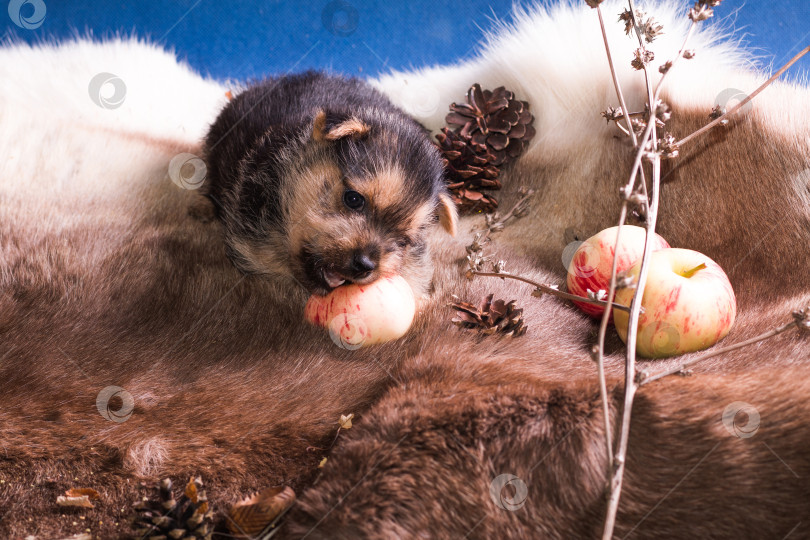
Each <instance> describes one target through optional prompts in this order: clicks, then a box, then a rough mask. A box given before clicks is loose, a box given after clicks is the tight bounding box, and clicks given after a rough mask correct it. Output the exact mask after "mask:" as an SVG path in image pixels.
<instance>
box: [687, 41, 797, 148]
mask: <svg viewBox="0 0 810 540" xmlns="http://www.w3.org/2000/svg"><path fill="white" fill-rule="evenodd" d="M808 52H810V46H807V47H805V48H804V49H803V50H802V51H801V52H799V54H797V55H796V56H794V57H793V58H791V59H790V61H789V62H788V63H787V64H785V65H784V66H782V67H781V68H780V69H779V71H777V72H776V73H774V74H773V76H772V77H771V78H770V79H768V80H767V81H765V82H764V83H762V84H761V85H760V86H759V88H757V89H756V90H754V91H753V92H751V94H750V95H749V96H748V97H747V98H745V99H744V100H742V101H740V102H739V103H737V104H736V105H735V106H734V107H732V108H731V109H729V110H728V111H726V112H725V113H724V114H722V115H720V116H718V117H717V118H715V119H714V120H712V121H711V122H709V123H708V124H706V125H705V126H703V127H702V128H700V129H698V130H697V131H695V132H694V133H691V134H689V135H687V136H686V137H684V138H683V139H681V140H680V141H678V142H677V143H675V144H676V145H677V146H683V145H684V144H686V143H687V142H689V141H691V140H692V139H694V138H696V137H699V136H700V135H703V134H704V133H706V132H707V131H709V130H710V129H712V128H713V127H715V126H716V125H718V124H721V123H723V121H724V120H726V119H727V118H728V117H729V116H731V115H732V114H734V113H736V112H737V111H739V110H740V109H742V108H743V107H745V106H746V105H747V104H748V103H749V102H750V101H751V100H752V99H754V98H755V97H757V96H758V95H759V94H760V92H762V91H763V90H765V89H766V88H767V87H768V86H770V85H771V83H773V82H774V81H775V80H776V79H778V78H779V77H781V76H782V74H783V73H784V72H785V71H787V70H788V69H789V68H790V66H792V65H793V64H795V63H796V62H798V61H799V59H800V58H801V57H802V56H804V55H805V54H807V53H808Z"/></svg>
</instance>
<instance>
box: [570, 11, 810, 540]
mask: <svg viewBox="0 0 810 540" xmlns="http://www.w3.org/2000/svg"><path fill="white" fill-rule="evenodd" d="M585 1H586V3H587V4H588V5H589V6H591V7H594V8H597V12H598V13H599V21H600V26H601V29H602V36H603V38H604V41H605V48H606V50H607V55H608V62H609V63H610V67H611V73H612V74H613V80H614V85H615V86H616V93H617V95H618V96H619V99H620V101H622V109H621V113H620V112H619V111H617V110H615V109H609V110H608V111H606V112H605V113H603V116H605V118H607V119H608V121H611V120H613V121H615V122H616V124H617V126H618V121H619V120H620V119H621V118H624V119H625V120H626V122H627V125H628V128H629V129H628V130H625V129H624V128H622V127H621V126H618V127H620V128H621V129H622V131H624V132H625V133H627V134H628V135H629V136H630V137H631V139H632V140H633V145H634V147H635V148H636V150H637V153H636V157H635V161H634V164H633V167H632V169H631V172H630V178H629V180H628V182H627V184H626V185H625V186H624V187H623V188H622V189H621V194H622V198H623V202H622V207H621V212H620V218H619V229H618V231H617V238H616V245H617V247H618V244H619V238H620V235H621V226H622V224H623V223H624V221H625V218H626V213H627V206H628V202H629V201H630V200H635V199H639V200H643V201H644V202H648V204H647V218H646V223H645V224H646V227H645V229H646V240H645V246H644V252H643V256H642V259H641V266H640V269H639V276H638V282H637V285H636V292H635V294H634V296H633V299H632V302H631V304H630V317H629V319H630V320H629V322H628V332H627V340H626V342H627V357H626V361H625V393H624V403H623V408H622V415H621V423H620V424H619V428H618V430H619V437H618V441H617V447H616V449H615V452H612V450H613V449H612V445H611V443H610V438H611V431H610V425H609V422H608V418H609V414H608V413H609V408H608V404H607V397H606V389H605V387H606V382H605V375H604V364H603V356H604V339H605V332H606V329H607V322H608V319H609V317H610V309H611V305H612V301H613V298H614V293H615V283H616V260H615V259H614V261H613V267H612V272H611V285H610V290H609V293H608V296H607V299H606V300H607V302H609V305H608V307H607V309H606V310H605V313H604V315H603V319H602V324H601V325H600V332H599V342H598V345H597V346H596V347H594V349H595V350H594V356H595V358H596V360H597V363H598V366H599V384H600V391H601V392H602V397H603V409H604V414H605V422H606V430H605V431H606V439H607V444H608V458H609V460H608V463H609V467H610V470H609V478H610V485H609V490H610V491H609V496H608V505H607V511H606V515H605V525H604V530H603V536H602V538H603V540H609V539H610V538H612V536H613V529H614V526H615V520H616V513H617V511H618V504H619V498H620V496H621V488H622V480H623V473H624V465H625V459H626V453H627V444H628V440H629V432H630V419H631V414H632V406H633V399H634V397H635V393H636V390H637V389H638V387H639V386H640V385H641V384H646V382H651V381H652V380H656V379H659V378H661V377H665V376H666V375H669V374H673V373H678V372H681V371H683V370H684V369H685V368H686V366H688V365H691V364H693V363H696V362H699V361H701V360H703V359H706V358H710V357H712V356H716V355H718V354H722V353H723V352H728V351H730V350H735V349H736V348H740V347H744V346H746V345H750V344H752V343H756V342H758V341H761V340H762V339H767V338H769V337H773V336H774V335H777V334H778V333H781V332H784V331H786V330H788V329H789V328H791V327H793V326H794V325H795V326H798V327H799V328H800V329H803V330H808V328H810V322H808V313H809V312H810V308H808V309H806V310H803V311H801V312H796V313H794V317H795V318H796V320H795V321H794V322H791V323H789V324H787V325H784V326H782V327H779V328H776V329H774V330H772V331H770V332H768V333H766V334H763V335H762V336H758V337H757V338H753V339H751V340H747V341H746V342H742V343H740V344H737V345H736V346H730V347H726V348H722V349H718V350H717V351H713V352H712V353H709V354H706V355H703V356H700V357H698V358H695V359H693V360H690V361H687V362H683V363H682V364H681V365H680V366H676V367H675V368H673V369H671V370H667V371H665V372H662V373H659V374H655V375H647V374H641V375H639V374H637V373H636V368H635V362H636V351H635V348H636V334H637V332H638V315H639V310H640V304H641V298H642V295H643V291H644V287H645V283H646V276H647V267H648V262H649V257H650V252H651V242H650V240H651V238H652V235H653V234H654V232H655V222H656V218H657V211H658V199H659V191H660V180H661V159H662V157H666V158H673V157H676V156H677V155H678V149H679V147H680V145H682V144H683V143H684V142H687V141H689V140H690V139H692V138H694V137H696V136H699V135H700V134H702V133H705V132H706V131H708V130H709V129H711V127H713V126H715V125H717V124H719V123H721V122H722V121H723V119H724V118H725V117H727V116H729V115H730V114H733V113H734V112H736V111H738V110H739V109H740V108H742V107H743V106H744V105H745V104H746V103H748V102H749V101H751V99H753V98H754V97H756V95H757V94H759V93H760V92H761V91H762V90H763V89H764V88H765V87H766V86H768V85H769V84H770V83H772V82H773V81H774V80H775V79H776V78H777V77H779V76H780V75H781V74H782V73H784V71H785V70H787V69H788V68H789V67H790V66H791V65H792V64H793V63H795V62H796V61H797V60H798V59H799V58H801V56H803V55H804V54H806V53H807V52H810V47H808V48H807V49H805V50H804V51H802V52H801V53H799V54H798V55H796V57H794V58H793V59H792V60H791V61H790V62H788V64H786V65H785V66H784V67H783V68H782V69H780V70H779V71H778V72H777V73H776V74H775V75H774V76H773V77H771V79H770V80H769V81H767V82H766V83H765V84H763V85H762V86H761V87H760V88H759V89H757V90H756V91H755V92H754V93H752V94H751V95H750V96H748V97H747V98H746V99H745V100H743V101H742V102H740V103H739V104H737V106H736V107H734V108H732V109H731V110H729V111H728V112H726V113H725V114H723V115H718V116H719V118H716V119H715V120H714V121H713V122H711V123H710V124H708V125H707V126H704V127H703V128H701V129H699V130H698V131H696V132H695V133H693V134H691V135H689V136H687V137H685V138H684V139H682V140H681V141H677V142H676V141H675V139H674V137H672V135H671V134H669V133H666V132H664V134H663V136H662V137H661V138H660V139H659V137H658V136H657V126H656V124H659V123H660V125H661V126H662V127H663V126H664V125H665V124H666V121H667V120H668V119H669V115H670V113H669V108H668V107H667V106H666V104H664V103H662V102H661V101H660V99H659V98H660V95H661V91H662V88H663V82H664V79H665V78H666V76H667V74H668V73H669V72H670V71H671V69H672V67H673V66H674V65H675V63H676V62H677V61H678V60H679V59H680V58H681V57H684V58H691V57H693V56H694V52H693V51H688V50H687V49H686V47H687V44H688V42H689V39H690V38H691V36H692V34H693V33H694V30H695V26H696V24H697V23H698V22H699V21H702V20H705V19H707V18H709V17H711V16H712V13H713V9H712V8H713V7H714V6H716V5H718V4H719V3H720V1H721V0H698V1H697V2H696V4H695V6H694V7H693V8H692V9H690V11H689V18H690V19H691V21H692V24H691V26H690V28H689V31H688V32H687V35H686V37H685V39H684V42H683V45H682V46H681V48H680V50H679V51H678V54H677V56H676V57H675V58H674V59H673V60H670V61H668V62H666V63H665V64H663V65H662V66H661V68H660V69H659V71H660V72H661V78H660V79H659V81H658V84H657V85H656V86H655V88H654V89H653V86H652V83H651V81H650V75H649V70H648V68H647V64H648V63H649V61H650V60H652V55H651V54H650V53H649V52H648V51H647V49H646V46H645V44H644V40H643V39H642V33H644V34H645V38H646V39H647V41H648V42H650V41H652V39H654V35H653V36H652V38H651V37H650V36H648V35H646V33H647V32H648V31H651V32H652V33H653V34H655V35H657V34H658V33H660V31H661V29H662V28H661V26H660V25H657V23H655V22H654V20H653V19H651V18H650V19H647V21H646V22H645V23H644V25H643V29H642V27H641V26H640V24H639V22H640V21H639V20H638V17H640V16H641V15H640V14H641V12H639V11H637V10H636V9H635V5H634V1H633V0H628V5H629V10H628V11H626V12H625V13H623V14H622V17H621V19H622V20H625V22H626V23H627V25H626V26H627V31H628V34H629V32H630V29H631V28H634V29H635V33H636V37H637V39H638V41H639V49H637V51H636V55H635V56H636V58H635V60H634V61H633V62H632V65H633V67H635V68H637V69H639V70H641V71H643V72H644V76H645V81H646V86H647V101H648V103H647V108H646V111H645V112H646V113H647V115H646V125H643V122H642V121H641V120H634V121H633V120H631V115H628V114H625V113H624V111H627V107H626V106H625V105H624V103H623V99H624V98H623V95H622V91H621V88H620V85H619V82H618V79H617V77H616V75H615V70H614V67H613V63H612V58H611V54H610V51H609V49H610V46H609V44H608V41H607V38H606V32H605V28H604V22H603V20H602V14H601V10H600V8H599V4H600V3H601V0H585ZM637 14H638V15H637ZM634 122H635V125H634ZM642 125H643V130H641V129H640V128H641V126H642ZM636 129H639V130H640V131H642V133H641V136H640V137H639V138H636ZM659 145H660V147H659ZM644 159H646V160H648V161H650V162H651V164H652V186H651V193H650V194H649V195H650V196H649V198H648V193H647V183H646V180H645V179H644V167H643V160H644ZM638 176H641V180H642V181H641V187H640V191H641V193H637V192H635V186H636V180H637V177H638Z"/></svg>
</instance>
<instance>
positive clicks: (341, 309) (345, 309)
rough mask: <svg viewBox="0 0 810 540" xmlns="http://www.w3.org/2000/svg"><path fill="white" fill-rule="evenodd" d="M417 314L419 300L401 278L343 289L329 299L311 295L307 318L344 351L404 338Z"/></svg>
mask: <svg viewBox="0 0 810 540" xmlns="http://www.w3.org/2000/svg"><path fill="white" fill-rule="evenodd" d="M415 314H416V300H415V298H414V295H413V290H412V289H411V286H410V285H408V282H407V281H405V280H404V279H403V278H402V277H401V276H391V277H382V278H380V279H378V280H377V281H375V282H373V283H370V284H367V285H358V284H355V283H351V284H347V285H341V286H340V287H337V288H336V289H334V290H332V292H330V293H329V294H327V295H326V296H317V295H312V296H310V298H309V301H308V302H307V305H306V307H305V308H304V318H305V319H306V320H307V321H309V322H310V323H312V324H314V325H316V326H322V327H324V328H326V329H327V330H328V331H329V336H330V337H331V338H332V341H334V342H335V344H337V345H338V346H339V347H342V348H344V349H350V350H353V349H359V348H360V347H364V346H366V345H373V344H375V343H384V342H386V341H391V340H394V339H398V338H400V337H402V336H404V335H405V332H407V331H408V329H409V328H410V327H411V323H412V322H413V318H414V315H415Z"/></svg>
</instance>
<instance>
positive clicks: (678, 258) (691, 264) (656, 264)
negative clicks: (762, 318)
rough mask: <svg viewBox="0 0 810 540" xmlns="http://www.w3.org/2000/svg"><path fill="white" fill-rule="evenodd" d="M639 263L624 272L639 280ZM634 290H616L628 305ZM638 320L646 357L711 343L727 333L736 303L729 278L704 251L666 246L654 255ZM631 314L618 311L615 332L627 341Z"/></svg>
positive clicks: (639, 348)
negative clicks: (666, 247)
mask: <svg viewBox="0 0 810 540" xmlns="http://www.w3.org/2000/svg"><path fill="white" fill-rule="evenodd" d="M640 266H641V261H638V262H637V263H636V264H634V265H633V266H631V267H630V268H629V269H628V270H627V272H626V274H627V275H629V276H633V277H634V278H635V279H638V272H639V268H640ZM634 293H635V289H634V288H627V289H622V290H620V291H618V292H617V293H616V302H617V303H619V304H622V305H625V306H629V305H630V301H631V300H632V299H633V294H634ZM641 307H643V308H644V311H643V312H642V313H641V315H640V316H639V320H638V337H637V339H636V350H637V352H638V354H640V355H641V356H645V357H647V358H664V357H667V356H675V355H678V354H683V353H687V352H694V351H699V350H702V349H705V348H707V347H711V346H712V345H714V344H715V343H717V342H718V341H720V340H721V339H723V338H724V337H726V335H727V334H728V332H729V330H731V326H732V325H733V324H734V318H735V317H736V315H737V301H736V299H735V297H734V290H733V289H732V288H731V283H730V282H729V280H728V276H726V273H725V272H723V269H722V268H720V266H719V265H718V264H717V263H716V262H714V261H713V260H711V259H710V258H709V257H707V256H706V255H703V254H702V253H698V252H697V251H692V250H690V249H675V248H669V249H662V250H660V251H656V252H654V253H652V254H650V262H649V272H648V274H647V285H646V287H645V288H644V296H642V300H641ZM628 319H629V314H628V313H626V312H624V311H614V323H615V325H616V331H617V332H618V333H619V337H620V338H622V341H624V342H625V343H627V326H628Z"/></svg>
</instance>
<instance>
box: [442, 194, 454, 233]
mask: <svg viewBox="0 0 810 540" xmlns="http://www.w3.org/2000/svg"><path fill="white" fill-rule="evenodd" d="M438 210H439V223H441V225H442V227H443V228H444V230H445V231H447V232H448V233H450V236H455V235H456V230H457V229H458V209H457V208H456V203H454V202H453V199H452V198H451V197H450V195H448V194H447V193H445V192H442V193H439V208H438Z"/></svg>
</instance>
